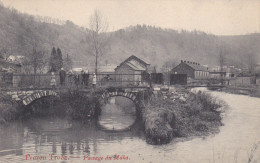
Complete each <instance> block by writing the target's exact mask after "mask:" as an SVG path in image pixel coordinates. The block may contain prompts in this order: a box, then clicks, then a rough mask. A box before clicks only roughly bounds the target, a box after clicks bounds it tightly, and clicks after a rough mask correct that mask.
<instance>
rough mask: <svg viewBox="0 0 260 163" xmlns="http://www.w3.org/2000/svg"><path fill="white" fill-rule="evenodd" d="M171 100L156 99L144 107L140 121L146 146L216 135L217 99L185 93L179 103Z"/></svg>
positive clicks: (202, 94)
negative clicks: (173, 139)
mask: <svg viewBox="0 0 260 163" xmlns="http://www.w3.org/2000/svg"><path fill="white" fill-rule="evenodd" d="M173 96H174V95H173ZM171 97H172V96H168V97H167V98H165V96H157V97H155V98H154V99H152V100H151V102H150V103H149V104H148V105H147V106H146V107H145V110H144V113H143V121H144V126H145V134H146V137H147V142H148V143H151V144H165V143H168V142H170V141H171V140H172V138H174V137H192V136H205V135H209V134H212V133H217V132H218V131H219V126H221V125H222V122H221V120H222V118H221V111H220V110H219V108H220V107H221V106H222V103H220V102H218V101H217V99H215V98H213V97H212V96H210V95H209V94H207V93H203V92H200V91H199V92H198V93H192V92H190V91H188V90H186V92H185V93H184V96H182V97H180V98H179V99H173V98H171Z"/></svg>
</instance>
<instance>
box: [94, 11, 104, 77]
mask: <svg viewBox="0 0 260 163" xmlns="http://www.w3.org/2000/svg"><path fill="white" fill-rule="evenodd" d="M89 28H90V31H89V34H90V35H89V36H90V40H89V41H90V49H91V50H90V53H91V54H92V55H94V57H95V73H96V74H97V71H98V59H99V58H100V57H101V56H102V55H103V54H104V53H103V50H104V48H105V46H106V43H107V34H106V33H105V32H107V29H108V22H107V20H106V19H105V17H104V16H103V15H102V13H101V12H99V11H98V10H95V11H94V13H93V15H91V16H90V18H89Z"/></svg>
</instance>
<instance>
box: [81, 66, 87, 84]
mask: <svg viewBox="0 0 260 163" xmlns="http://www.w3.org/2000/svg"><path fill="white" fill-rule="evenodd" d="M81 75H82V83H81V84H82V85H83V86H86V87H87V86H88V79H89V74H88V73H86V71H83V70H82V73H81Z"/></svg>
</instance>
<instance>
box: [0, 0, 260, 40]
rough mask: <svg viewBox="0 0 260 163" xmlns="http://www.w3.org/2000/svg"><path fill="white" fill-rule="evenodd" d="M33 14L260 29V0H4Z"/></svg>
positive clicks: (82, 21) (123, 23) (214, 30)
mask: <svg viewBox="0 0 260 163" xmlns="http://www.w3.org/2000/svg"><path fill="white" fill-rule="evenodd" d="M0 1H2V3H3V4H4V6H6V7H13V8H15V9H17V10H18V11H20V12H23V13H28V14H32V15H41V16H49V17H54V18H59V19H62V20H70V21H72V22H74V23H75V24H77V25H80V26H84V27H88V22H89V16H90V15H91V14H93V12H94V10H95V9H98V10H99V11H100V12H102V14H103V15H104V16H105V17H106V18H107V21H108V22H109V31H115V30H118V29H121V28H125V27H128V26H131V25H132V26H135V25H136V24H146V25H152V26H157V27H161V28H171V29H175V30H181V29H184V30H188V31H192V30H200V31H204V32H206V33H210V34H216V35H241V34H248V33H255V32H257V33H259V32H260V0H0Z"/></svg>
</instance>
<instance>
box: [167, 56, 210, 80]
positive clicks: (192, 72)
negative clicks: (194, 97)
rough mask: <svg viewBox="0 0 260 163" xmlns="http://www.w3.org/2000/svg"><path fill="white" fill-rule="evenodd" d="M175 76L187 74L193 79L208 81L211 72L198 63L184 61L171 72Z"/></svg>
mask: <svg viewBox="0 0 260 163" xmlns="http://www.w3.org/2000/svg"><path fill="white" fill-rule="evenodd" d="M171 73H173V74H187V77H188V78H191V79H207V78H209V70H208V68H207V67H205V66H202V65H200V64H199V63H196V62H190V61H182V60H181V63H180V64H179V65H177V66H176V67H174V68H173V69H172V71H171Z"/></svg>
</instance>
